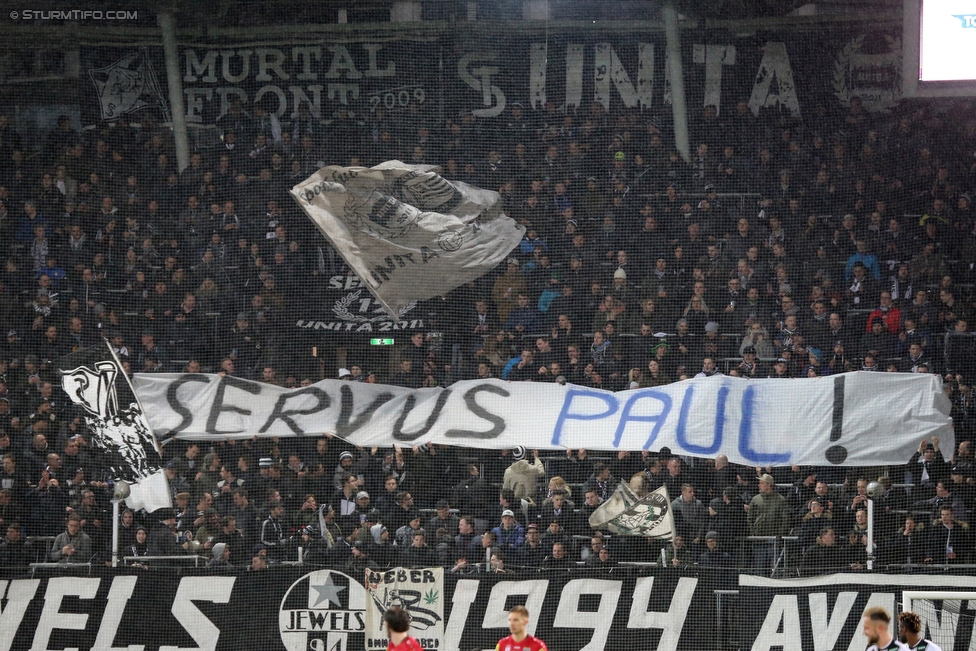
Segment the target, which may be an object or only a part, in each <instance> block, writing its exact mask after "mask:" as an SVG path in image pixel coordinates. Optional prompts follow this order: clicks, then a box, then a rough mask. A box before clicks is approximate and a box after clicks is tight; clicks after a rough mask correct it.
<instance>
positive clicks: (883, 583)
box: [731, 574, 976, 651]
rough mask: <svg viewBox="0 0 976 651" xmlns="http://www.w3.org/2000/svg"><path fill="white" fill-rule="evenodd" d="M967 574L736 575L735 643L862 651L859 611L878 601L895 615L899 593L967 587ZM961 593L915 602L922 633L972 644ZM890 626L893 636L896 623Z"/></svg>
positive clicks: (790, 650)
mask: <svg viewBox="0 0 976 651" xmlns="http://www.w3.org/2000/svg"><path fill="white" fill-rule="evenodd" d="M973 587H974V581H973V578H972V577H971V576H951V575H940V576H926V575H922V574H905V575H900V574H826V575H823V576H816V577H812V578H809V579H769V578H765V577H761V576H753V575H748V574H740V575H739V596H738V600H737V601H738V604H739V612H738V616H737V617H736V615H735V614H733V615H731V617H734V618H735V619H736V620H737V622H738V627H739V631H740V637H739V641H740V643H741V645H742V646H741V647H740V648H751V649H752V651H769V650H771V649H782V650H783V651H801V649H802V650H807V649H809V650H813V651H845V650H846V651H862V650H863V649H865V648H867V646H868V642H867V638H866V637H865V636H864V634H863V633H862V632H861V614H862V613H863V612H864V611H865V610H866V609H868V608H870V607H872V606H882V607H884V608H885V609H887V610H888V612H889V613H891V614H892V617H893V618H894V617H897V614H898V613H899V612H901V611H902V610H903V609H904V606H905V605H906V597H905V594H906V592H908V593H909V594H910V593H911V592H915V591H929V590H935V591H939V592H942V593H946V592H950V593H951V592H962V593H968V594H969V595H972V594H973ZM974 606H976V601H974V600H968V598H967V597H966V596H961V597H960V598H957V599H947V600H945V601H939V602H932V601H914V602H912V610H913V611H914V612H916V613H918V614H919V616H920V617H921V618H922V625H923V626H922V628H923V630H922V634H923V637H925V638H928V639H931V640H932V641H933V642H935V643H936V644H938V645H939V646H940V647H941V648H942V649H943V651H956V650H958V651H963V650H968V649H972V648H973V646H972V644H971V640H972V639H973V634H974V633H976V630H974V628H973V616H972V613H973V608H974ZM892 633H893V634H894V635H895V636H897V635H898V631H897V626H896V625H894V626H893V628H892Z"/></svg>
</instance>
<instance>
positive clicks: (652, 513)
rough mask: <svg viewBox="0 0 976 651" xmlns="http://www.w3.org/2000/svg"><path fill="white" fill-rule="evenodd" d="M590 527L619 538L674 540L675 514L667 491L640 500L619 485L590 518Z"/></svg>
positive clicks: (651, 493) (630, 491)
mask: <svg viewBox="0 0 976 651" xmlns="http://www.w3.org/2000/svg"><path fill="white" fill-rule="evenodd" d="M590 526H591V527H592V528H594V529H607V530H609V531H610V532H611V533H614V534H616V535H622V536H644V537H645V538H660V539H663V540H671V539H672V538H674V513H673V512H672V511H671V503H670V502H669V501H668V489H667V488H665V487H664V486H661V487H660V488H658V489H657V490H655V491H651V492H650V493H648V494H647V495H644V496H643V497H641V496H639V495H637V494H636V493H634V491H633V490H631V488H630V486H628V485H627V484H625V483H623V482H621V483H620V485H619V486H617V489H616V490H615V491H614V492H613V494H612V495H610V497H609V498H607V500H606V501H605V502H604V503H603V504H601V505H600V506H599V507H597V509H596V510H595V511H593V513H591V514H590Z"/></svg>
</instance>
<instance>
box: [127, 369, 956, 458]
mask: <svg viewBox="0 0 976 651" xmlns="http://www.w3.org/2000/svg"><path fill="white" fill-rule="evenodd" d="M135 388H136V392H137V394H138V395H139V399H140V400H141V401H142V404H143V405H145V407H146V413H147V414H148V416H149V420H150V424H151V425H152V427H153V429H154V430H155V431H156V432H157V434H158V435H159V436H160V437H161V438H172V437H176V438H181V439H194V440H206V439H212V438H238V439H244V438H251V437H253V436H279V437H280V436H317V435H320V434H323V433H328V434H333V435H335V436H338V437H341V438H343V439H346V440H348V441H349V442H351V443H354V444H355V445H357V446H361V447H364V448H370V447H373V446H379V447H389V446H392V445H404V446H411V445H419V444H421V443H430V442H435V443H444V444H448V445H455V446H460V447H478V448H495V449H500V448H512V447H515V446H517V445H523V446H525V447H527V448H530V449H532V448H538V449H560V448H580V447H582V448H587V449H590V450H640V449H647V450H659V449H660V448H661V447H663V446H667V447H669V448H671V450H672V452H674V453H675V454H679V455H693V456H704V457H714V456H716V455H718V454H725V455H726V456H728V458H729V460H730V461H732V462H734V463H741V464H747V465H752V466H756V465H792V464H799V465H826V464H841V463H844V464H847V465H855V466H873V465H885V464H901V463H905V462H906V461H907V460H908V459H909V457H911V455H912V452H913V451H914V450H916V449H917V448H918V443H919V441H920V440H921V439H923V438H931V437H933V436H938V437H940V438H941V439H942V447H943V448H944V449H947V450H951V449H953V447H954V439H953V434H952V427H951V422H950V418H949V410H950V405H949V400H948V398H947V397H946V396H945V394H944V393H943V391H942V382H941V378H939V377H938V376H935V375H927V374H923V375H917V374H907V373H905V374H902V373H867V372H857V373H846V374H842V375H836V376H831V377H827V378H811V379H798V380H789V381H787V380H774V379H770V380H745V379H741V378H732V377H725V376H713V377H710V378H696V379H693V380H686V381H683V382H677V383H674V384H669V385H665V386H661V387H654V388H646V389H634V390H630V391H621V392H617V393H612V392H609V391H602V390H596V389H590V388H584V387H579V386H573V385H566V386H563V385H559V384H549V383H536V382H511V383H510V382H503V381H500V380H485V381H480V380H469V381H464V382H458V383H455V384H453V385H451V386H450V387H447V388H441V387H438V388H431V389H417V390H413V389H403V388H398V387H391V386H384V385H372V384H364V383H355V382H342V381H338V380H324V381H322V382H318V383H316V384H313V385H310V386H307V387H302V388H299V389H285V388H282V387H278V386H272V385H268V384H262V383H259V382H253V381H249V380H244V379H240V378H235V377H232V376H227V377H221V376H219V375H205V374H140V375H136V376H135Z"/></svg>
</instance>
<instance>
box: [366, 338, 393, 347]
mask: <svg viewBox="0 0 976 651" xmlns="http://www.w3.org/2000/svg"><path fill="white" fill-rule="evenodd" d="M369 345H370V346H392V345H393V340H392V339H370V340H369Z"/></svg>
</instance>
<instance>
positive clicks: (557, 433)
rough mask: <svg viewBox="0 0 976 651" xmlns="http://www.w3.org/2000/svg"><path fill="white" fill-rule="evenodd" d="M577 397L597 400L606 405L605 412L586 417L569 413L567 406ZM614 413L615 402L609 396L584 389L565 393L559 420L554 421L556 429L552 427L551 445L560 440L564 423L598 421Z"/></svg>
mask: <svg viewBox="0 0 976 651" xmlns="http://www.w3.org/2000/svg"><path fill="white" fill-rule="evenodd" d="M577 396H586V397H588V398H598V399H600V400H602V401H603V402H604V403H605V404H606V405H607V410H606V411H605V412H603V413H602V414H589V415H587V414H573V413H570V411H569V406H570V405H571V404H572V403H573V398H576V397H577ZM615 411H617V401H616V400H614V399H613V398H612V397H611V396H608V395H605V394H603V393H597V392H596V391H587V390H585V389H570V390H569V391H567V392H566V398H565V399H564V400H563V408H562V411H560V412H559V418H557V419H556V427H554V428H553V431H552V444H553V445H559V439H560V438H562V435H563V423H565V422H566V421H567V420H600V419H601V418H606V417H607V416H609V415H610V414H612V413H614V412H615Z"/></svg>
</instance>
